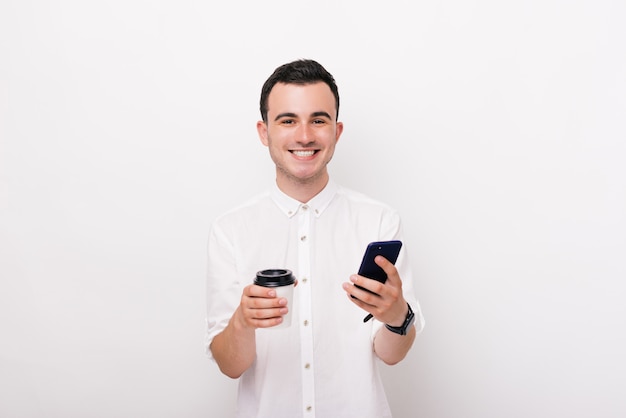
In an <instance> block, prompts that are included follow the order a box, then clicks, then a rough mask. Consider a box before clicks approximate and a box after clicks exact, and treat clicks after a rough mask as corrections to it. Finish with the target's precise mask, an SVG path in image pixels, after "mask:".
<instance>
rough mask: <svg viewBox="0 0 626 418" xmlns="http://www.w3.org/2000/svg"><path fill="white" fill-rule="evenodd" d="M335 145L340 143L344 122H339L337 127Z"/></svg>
mask: <svg viewBox="0 0 626 418" xmlns="http://www.w3.org/2000/svg"><path fill="white" fill-rule="evenodd" d="M335 126H336V128H335V144H336V143H337V142H339V137H340V136H341V134H342V132H343V122H337V124H336V125H335Z"/></svg>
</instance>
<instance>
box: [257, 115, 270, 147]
mask: <svg viewBox="0 0 626 418" xmlns="http://www.w3.org/2000/svg"><path fill="white" fill-rule="evenodd" d="M256 131H257V132H258V134H259V139H260V140H261V143H262V144H263V145H265V146H266V147H267V145H268V141H267V124H266V123H265V122H263V121H262V120H260V121H258V122H257V123H256Z"/></svg>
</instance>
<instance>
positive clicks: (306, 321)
mask: <svg viewBox="0 0 626 418" xmlns="http://www.w3.org/2000/svg"><path fill="white" fill-rule="evenodd" d="M307 325H309V321H308V320H306V319H305V320H304V326H305V327H306V326H307Z"/></svg>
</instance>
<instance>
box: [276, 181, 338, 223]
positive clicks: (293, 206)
mask: <svg viewBox="0 0 626 418" xmlns="http://www.w3.org/2000/svg"><path fill="white" fill-rule="evenodd" d="M338 190H339V186H337V184H336V183H335V182H333V181H332V180H328V184H326V187H324V189H322V191H321V192H319V193H318V194H317V195H315V196H314V197H313V198H312V199H311V200H309V201H308V202H306V203H302V202H299V201H298V200H296V199H294V198H292V197H290V196H288V195H286V194H285V193H283V191H282V190H280V189H279V188H278V185H277V184H276V183H274V185H273V187H272V189H271V190H270V196H271V198H272V200H273V201H274V203H276V205H277V206H278V208H279V209H280V210H281V212H283V213H284V214H285V216H287V217H289V218H291V217H292V216H294V215H295V214H296V213H298V210H300V208H301V207H305V206H306V207H307V208H309V209H311V210H312V211H313V213H314V214H315V217H320V216H321V215H322V213H323V212H324V210H326V208H327V207H328V205H329V204H330V202H331V201H332V200H333V197H334V196H335V194H336V193H337V191H338Z"/></svg>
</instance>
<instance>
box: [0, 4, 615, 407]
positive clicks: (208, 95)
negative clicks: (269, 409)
mask: <svg viewBox="0 0 626 418" xmlns="http://www.w3.org/2000/svg"><path fill="white" fill-rule="evenodd" d="M624 21H626V7H625V3H624V2H623V1H621V0H619V1H618V0H615V1H608V0H579V1H576V0H574V1H565V0H563V1H558V0H529V1H524V2H500V1H488V0H477V1H473V2H468V1H463V0H451V1H444V2H418V3H415V2H410V1H392V2H386V3H385V4H384V5H383V3H381V2H363V1H357V0H350V1H336V0H333V1H326V0H323V1H318V2H293V1H275V0H268V1H260V2H255V1H249V2H241V1H234V2H207V1H204V2H201V1H196V0H178V1H168V0H161V1H148V0H144V1H142V0H123V1H122V0H109V1H106V2H104V1H102V2H85V1H79V0H74V1H71V0H59V1H55V2H51V1H43V0H20V1H17V0H3V1H2V3H0V338H1V344H0V416H2V417H7V418H8V417H11V418H12V417H19V418H30V417H47V418H56V417H59V418H61V417H62V418H67V417H81V418H84V417H94V418H96V417H97V418H100V417H102V418H104V417H106V418H113V417H116V418H117V417H120V418H127V417H151V418H161V417H163V418H165V417H167V418H170V417H176V418H181V417H183V418H195V417H216V418H223V417H229V416H232V413H233V410H234V400H235V390H236V382H235V381H232V380H230V379H228V378H226V377H224V376H222V375H220V373H219V372H218V370H217V368H216V367H215V365H214V364H212V363H210V362H209V361H208V360H207V359H206V358H205V356H204V352H203V337H204V308H205V306H204V274H205V271H204V263H205V254H204V251H205V244H206V236H207V232H208V227H209V224H210V222H211V221H212V220H213V218H214V217H215V216H217V215H218V214H220V213H222V212H223V211H224V210H226V209H229V208H230V207H232V206H233V205H235V204H237V203H239V202H240V201H242V200H243V199H246V198H248V197H249V196H250V195H252V194H254V193H257V192H258V191H259V190H261V189H263V188H266V186H267V185H268V184H269V182H271V181H272V180H273V166H272V165H271V163H270V160H269V156H268V155H267V151H266V149H265V148H263V146H262V145H261V144H260V142H259V141H258V139H257V136H256V131H255V122H256V121H257V120H258V119H259V114H258V96H259V92H260V88H261V84H262V83H263V81H264V80H265V78H266V77H267V76H268V75H269V74H270V73H271V72H272V71H273V69H274V68H275V67H276V66H278V65H280V64H282V63H284V62H287V61H290V60H293V59H296V58H314V59H317V60H319V61H320V62H321V63H322V64H323V65H325V66H326V67H327V68H328V69H329V71H331V72H332V73H333V74H334V75H335V78H336V79H337V82H338V84H339V88H340V93H341V95H342V107H341V110H340V119H342V120H343V122H344V123H345V126H346V128H345V131H344V135H343V137H342V140H341V141H340V143H339V145H338V149H337V153H336V156H335V159H334V161H333V162H332V163H331V174H332V175H333V176H334V178H335V179H336V180H337V181H338V182H339V183H342V184H344V185H346V186H349V187H353V188H355V189H359V190H362V191H364V192H367V193H369V194H370V195H372V196H374V197H377V198H380V199H382V200H385V201H387V202H388V203H390V204H391V205H393V206H395V207H396V208H397V209H398V210H399V211H400V213H401V215H402V216H403V218H404V222H405V226H406V230H407V242H406V244H407V249H408V251H409V253H410V256H411V257H412V259H413V262H414V269H415V270H416V273H417V274H416V276H417V281H416V286H417V289H418V291H419V297H420V299H421V302H422V307H423V310H424V314H425V317H426V329H425V331H424V333H423V334H422V335H421V336H420V338H419V339H418V340H417V342H416V345H415V348H414V350H413V351H412V352H411V353H410V355H409V357H408V358H407V359H406V361H404V362H403V363H401V364H400V365H397V366H395V367H393V368H385V369H384V370H383V373H384V376H385V382H386V386H387V388H388V391H389V396H390V400H391V402H392V409H393V411H394V412H395V416H396V417H398V418H409V417H411V418H413V417H420V418H421V417H424V418H491V417H493V418H500V417H508V418H515V417H532V418H538V417H546V418H552V417H569V418H576V417H594V418H595V417H623V416H625V415H626V397H625V396H624V394H625V393H626V377H625V376H626V362H625V360H624V354H623V353H624V352H626V341H625V340H626V337H625V335H624V333H625V331H624V330H625V329H626V327H625V325H626V323H625V322H626V308H625V307H624V306H625V304H624V299H625V297H626V291H625V288H626V285H625V283H624V282H625V279H626V267H625V264H624V260H625V259H626V257H625V256H626V168H625V165H626V164H624V162H625V161H626V141H625V139H626V128H625V122H624V120H625V118H624V116H625V115H626V77H625V74H626V53H625V45H624V44H625V40H626V29H625V26H624V24H623V22H624ZM331 418H332V417H331Z"/></svg>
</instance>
